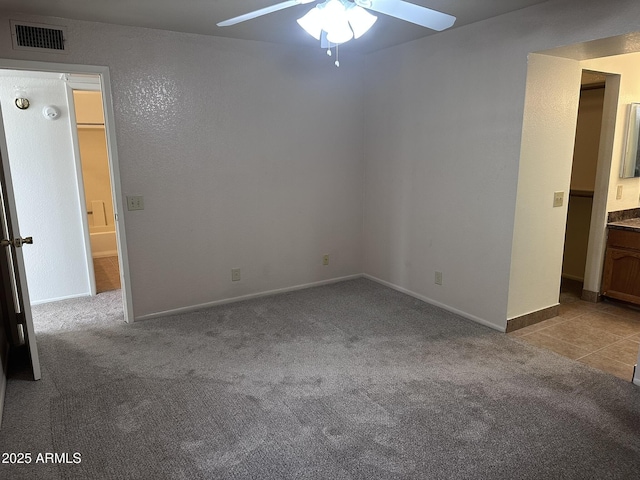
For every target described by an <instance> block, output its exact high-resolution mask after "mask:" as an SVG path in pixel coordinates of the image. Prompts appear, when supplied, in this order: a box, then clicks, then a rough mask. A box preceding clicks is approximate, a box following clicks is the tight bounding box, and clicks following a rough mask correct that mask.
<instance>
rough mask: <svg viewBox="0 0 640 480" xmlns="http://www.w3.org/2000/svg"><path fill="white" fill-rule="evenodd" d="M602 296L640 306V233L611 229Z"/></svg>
mask: <svg viewBox="0 0 640 480" xmlns="http://www.w3.org/2000/svg"><path fill="white" fill-rule="evenodd" d="M602 295H604V296H606V297H610V298H615V299H618V300H623V301H625V302H631V303H635V304H637V305H640V231H631V230H616V229H609V235H608V238H607V250H606V254H605V260H604V271H603V276H602Z"/></svg>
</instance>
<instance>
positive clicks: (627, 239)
mask: <svg viewBox="0 0 640 480" xmlns="http://www.w3.org/2000/svg"><path fill="white" fill-rule="evenodd" d="M607 246H608V247H614V248H631V249H633V250H638V251H640V233H639V232H630V231H628V230H616V229H609V236H608V238H607Z"/></svg>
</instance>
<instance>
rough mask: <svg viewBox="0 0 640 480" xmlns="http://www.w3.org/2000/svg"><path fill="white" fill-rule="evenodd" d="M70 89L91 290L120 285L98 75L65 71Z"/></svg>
mask: <svg viewBox="0 0 640 480" xmlns="http://www.w3.org/2000/svg"><path fill="white" fill-rule="evenodd" d="M66 80H67V84H68V85H69V86H70V87H71V89H72V92H73V105H74V111H75V120H76V121H75V124H76V125H75V129H74V130H73V133H75V135H76V139H77V145H78V151H77V153H78V154H79V156H80V163H81V166H82V183H83V187H84V188H83V190H84V197H85V206H86V212H87V213H86V215H87V218H86V221H87V224H88V227H89V245H90V247H91V257H92V258H91V261H92V263H93V274H94V279H95V282H94V283H95V292H92V293H95V294H99V293H102V292H107V291H110V290H118V289H119V288H120V286H121V281H120V267H119V255H118V245H117V241H116V225H115V210H114V206H113V205H114V202H113V188H112V185H111V178H110V175H109V171H110V169H109V151H108V149H107V138H106V132H105V126H104V111H103V110H104V109H103V107H102V105H103V99H102V89H101V88H100V78H99V77H98V76H97V75H68V76H67V78H66Z"/></svg>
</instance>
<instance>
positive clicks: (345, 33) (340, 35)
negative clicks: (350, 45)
mask: <svg viewBox="0 0 640 480" xmlns="http://www.w3.org/2000/svg"><path fill="white" fill-rule="evenodd" d="M326 31H327V40H329V41H330V42H331V43H337V44H340V43H346V42H348V41H349V40H351V39H352V38H353V31H352V30H351V27H349V21H348V20H347V18H346V17H341V18H340V19H339V20H336V21H333V22H332V23H331V25H330V26H329V27H327V30H326Z"/></svg>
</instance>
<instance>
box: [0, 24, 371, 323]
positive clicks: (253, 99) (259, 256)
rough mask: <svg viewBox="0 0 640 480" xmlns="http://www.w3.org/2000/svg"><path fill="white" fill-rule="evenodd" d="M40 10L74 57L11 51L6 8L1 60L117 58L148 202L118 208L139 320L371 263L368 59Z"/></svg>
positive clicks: (130, 138) (128, 177)
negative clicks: (235, 277) (367, 233)
mask: <svg viewBox="0 0 640 480" xmlns="http://www.w3.org/2000/svg"><path fill="white" fill-rule="evenodd" d="M11 18H16V16H11ZM21 18H23V19H25V18H24V17H21ZM31 20H33V21H36V20H40V21H45V22H48V23H58V24H60V23H61V24H63V25H66V26H68V35H67V36H68V46H69V52H70V53H69V54H68V55H55V54H47V53H30V52H24V51H14V50H12V49H11V40H10V37H9V34H10V31H9V20H8V17H2V18H0V25H2V28H0V57H5V58H14V59H15V58H17V59H30V60H40V61H48V62H68V63H80V64H91V65H106V66H108V67H109V69H110V75H111V80H112V89H113V103H114V109H115V122H116V130H117V131H116V135H117V141H118V153H119V160H120V171H121V182H122V192H123V195H143V196H144V202H145V209H144V210H143V211H134V212H123V214H124V221H125V225H126V231H127V243H128V250H129V265H130V268H131V282H132V294H133V303H134V313H135V316H142V315H146V314H153V313H156V312H162V311H166V310H170V309H175V308H180V307H188V306H192V305H198V304H201V303H206V302H211V301H216V300H221V299H227V298H231V297H236V296H239V295H246V294H252V293H259V292H263V291H267V290H271V289H277V288H286V287H291V286H295V285H300V284H306V283H309V282H315V281H321V280H326V279H331V278H336V277H342V276H345V275H351V274H357V273H360V272H361V271H362V266H361V255H360V245H361V229H362V160H363V155H362V142H361V139H362V122H363V116H362V98H361V95H360V91H361V82H360V77H359V70H358V68H357V66H358V60H357V59H352V61H350V60H349V59H347V58H343V59H342V60H343V61H342V64H343V65H342V66H341V67H340V69H336V68H335V67H333V65H332V64H331V62H330V61H328V60H327V57H326V55H323V54H322V52H320V51H318V49H313V50H306V49H300V50H296V49H289V48H287V47H285V46H280V45H278V46H275V45H270V44H263V43H258V42H250V41H240V40H230V39H222V38H215V37H205V36H198V35H188V34H180V33H174V32H166V31H157V30H150V29H143V28H130V27H118V26H113V25H106V24H96V23H88V22H77V21H71V20H66V19H65V20H61V19H43V18H31ZM325 253H328V254H330V255H331V261H330V265H329V266H328V267H323V266H322V264H321V262H322V255H323V254H325ZM235 267H238V268H241V269H242V280H241V281H240V282H233V283H232V282H231V268H235Z"/></svg>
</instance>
